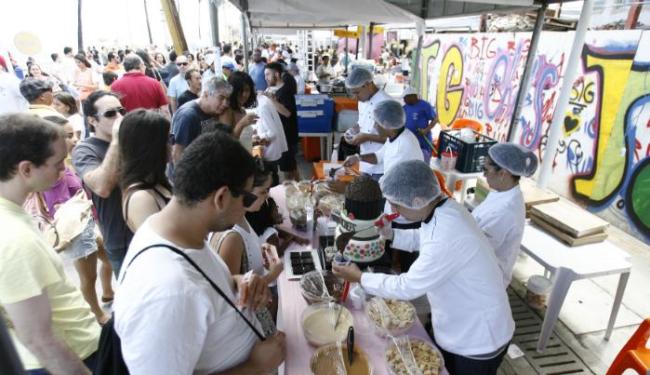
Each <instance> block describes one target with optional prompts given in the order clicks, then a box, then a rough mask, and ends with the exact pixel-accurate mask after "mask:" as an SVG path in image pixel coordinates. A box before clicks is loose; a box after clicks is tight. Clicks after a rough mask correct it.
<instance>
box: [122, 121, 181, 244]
mask: <svg viewBox="0 0 650 375" xmlns="http://www.w3.org/2000/svg"><path fill="white" fill-rule="evenodd" d="M169 127H170V124H169V120H167V119H166V118H165V117H164V116H163V115H161V114H160V113H157V112H154V111H151V110H144V109H138V110H135V111H132V112H129V113H128V114H127V115H126V116H124V119H123V120H122V124H121V125H120V131H119V134H118V142H119V145H120V153H119V159H120V187H121V189H122V213H123V215H124V221H125V222H126V225H127V226H128V227H129V229H131V231H133V232H134V233H135V231H136V230H137V229H138V228H139V227H140V225H141V224H142V223H143V222H144V221H145V220H146V219H147V218H148V217H149V216H151V215H152V214H154V213H156V212H158V211H160V210H161V209H162V208H163V207H165V206H166V205H167V203H168V202H169V200H170V199H171V196H172V188H171V184H170V183H169V180H168V179H167V176H166V175H165V170H166V167H167V161H168V160H169V155H170V145H169Z"/></svg>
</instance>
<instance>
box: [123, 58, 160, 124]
mask: <svg viewBox="0 0 650 375" xmlns="http://www.w3.org/2000/svg"><path fill="white" fill-rule="evenodd" d="M124 70H126V73H125V74H124V75H123V76H122V78H120V79H118V80H117V81H115V82H114V83H113V84H112V85H111V91H113V92H115V93H117V94H119V96H120V101H121V102H122V105H123V106H124V108H126V111H127V112H131V111H132V110H134V109H137V108H144V109H155V110H158V111H160V113H162V114H163V115H164V116H166V117H167V118H171V116H170V114H169V108H168V107H167V104H168V103H167V96H166V95H165V92H164V91H163V89H162V86H161V85H160V82H158V81H156V80H155V79H153V78H150V77H147V76H146V75H145V74H144V71H145V65H144V62H142V59H141V58H140V56H138V55H136V54H130V55H127V56H126V57H125V58H124Z"/></svg>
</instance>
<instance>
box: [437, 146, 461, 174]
mask: <svg viewBox="0 0 650 375" xmlns="http://www.w3.org/2000/svg"><path fill="white" fill-rule="evenodd" d="M457 160H458V153H457V152H455V151H453V150H452V149H451V147H450V146H447V149H446V150H445V151H443V152H441V153H440V167H441V168H442V170H443V171H451V170H453V169H454V168H456V161H457Z"/></svg>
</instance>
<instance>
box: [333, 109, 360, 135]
mask: <svg viewBox="0 0 650 375" xmlns="http://www.w3.org/2000/svg"><path fill="white" fill-rule="evenodd" d="M358 122H359V111H353V110H349V109H344V110H342V111H340V112H338V114H337V117H336V130H337V131H339V132H344V131H346V130H348V129H350V128H351V127H353V126H354V125H356V124H357V123H358Z"/></svg>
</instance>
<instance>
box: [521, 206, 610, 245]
mask: <svg viewBox="0 0 650 375" xmlns="http://www.w3.org/2000/svg"><path fill="white" fill-rule="evenodd" d="M530 210H531V216H532V215H533V214H534V215H536V216H537V217H539V218H542V219H544V221H545V222H547V223H549V224H551V225H553V227H555V228H558V229H560V230H561V231H562V232H565V233H568V234H570V235H571V237H574V238H578V237H584V236H587V235H590V234H594V233H600V232H603V231H604V230H605V228H607V227H608V226H609V224H608V223H607V222H606V221H605V220H603V219H601V218H599V217H598V216H596V215H594V214H592V213H590V212H588V211H586V210H584V209H582V208H580V207H578V206H576V205H574V204H572V203H569V202H567V201H565V200H561V201H558V202H552V203H542V204H537V205H534V206H533V207H532V208H531V209H530Z"/></svg>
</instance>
